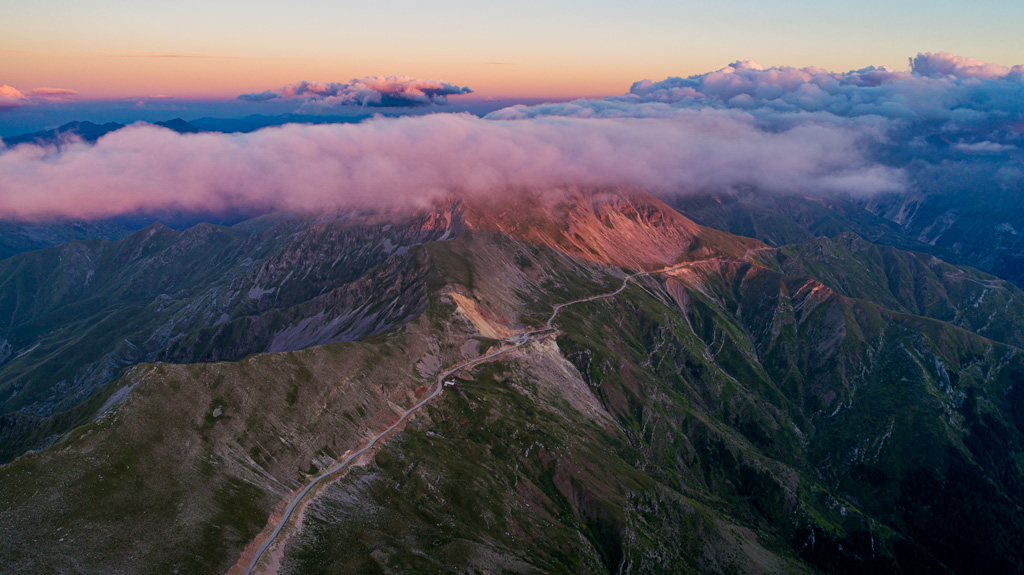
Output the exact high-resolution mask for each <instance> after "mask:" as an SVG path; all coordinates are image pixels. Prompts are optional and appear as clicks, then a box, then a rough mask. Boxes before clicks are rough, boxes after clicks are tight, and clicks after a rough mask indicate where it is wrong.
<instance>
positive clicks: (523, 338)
mask: <svg viewBox="0 0 1024 575" xmlns="http://www.w3.org/2000/svg"><path fill="white" fill-rule="evenodd" d="M748 253H749V250H748ZM745 258H746V254H745V255H744V260H724V259H706V260H696V261H692V262H686V263H682V264H677V265H675V266H672V267H668V268H665V269H661V270H654V271H645V272H636V273H634V274H630V275H627V276H626V277H625V278H623V280H622V285H621V286H620V287H619V289H617V290H615V291H613V292H608V293H603V294H598V295H594V296H590V297H585V298H580V299H575V300H572V301H567V302H564V303H560V304H558V305H556V306H555V308H554V309H553V310H552V312H551V317H549V318H548V321H547V323H546V324H545V325H546V327H542V328H538V329H534V330H530V331H525V332H520V333H519V334H517V336H515V337H514V339H511V338H510V339H509V340H508V341H509V343H512V345H510V346H508V347H503V348H501V349H499V350H496V351H492V352H491V353H488V354H485V355H481V356H479V357H475V358H473V359H470V360H467V361H464V362H462V363H460V364H458V365H455V366H453V367H451V368H449V369H448V370H447V371H445V372H443V373H441V374H440V375H438V376H437V386H436V387H435V388H434V391H433V392H432V393H431V394H430V395H428V396H427V397H425V398H423V399H422V400H421V401H420V402H419V403H417V404H416V405H414V406H412V407H410V408H409V409H408V410H406V411H405V413H403V414H402V416H401V417H399V418H398V420H397V421H395V422H394V423H392V424H391V425H390V426H388V428H387V429H385V430H384V431H382V432H380V433H378V434H377V435H376V436H374V437H373V439H371V440H370V442H369V443H367V444H366V445H365V446H363V447H362V448H360V449H359V450H358V451H356V452H355V453H352V454H351V455H349V456H348V457H346V458H345V459H343V460H342V461H340V462H338V463H337V464H335V465H333V466H331V467H329V468H327V470H325V471H324V472H322V473H321V474H320V475H318V476H316V478H314V479H313V481H311V482H310V483H309V485H307V486H306V487H305V488H303V489H302V491H300V492H299V493H298V494H297V495H296V496H295V497H294V498H293V499H292V501H291V503H289V504H288V507H287V508H286V509H285V511H284V514H283V515H282V516H281V520H280V522H278V524H277V527H275V528H274V531H273V532H272V533H271V534H270V537H268V538H267V540H266V541H265V542H264V543H263V545H261V546H260V548H259V549H258V550H257V551H256V555H255V556H253V558H252V561H251V562H250V563H249V567H248V568H246V570H245V571H244V574H245V575H252V573H253V571H254V569H256V564H257V563H259V561H260V559H261V558H262V557H263V554H264V553H266V551H267V549H269V548H270V546H271V545H272V544H273V543H274V540H276V539H277V536H278V535H280V534H281V531H283V530H284V528H285V525H287V524H288V520H289V519H290V518H291V516H292V514H293V513H294V512H295V509H296V507H298V506H299V504H300V503H302V500H303V499H305V497H306V496H307V495H308V494H309V492H310V491H312V490H313V488H314V487H316V486H317V485H319V484H320V483H322V482H323V481H324V480H326V479H327V478H328V477H330V476H332V475H334V474H336V473H338V472H339V471H341V470H342V469H344V468H345V467H347V466H348V464H349V463H351V462H352V461H353V460H354V459H355V458H357V457H359V456H360V455H362V454H364V453H366V452H367V451H369V450H370V449H372V448H373V446H374V445H376V444H377V443H378V442H379V441H380V440H382V439H384V438H385V437H386V436H387V435H388V434H389V433H391V432H392V431H394V430H395V428H397V427H398V426H399V425H401V424H402V422H404V421H405V420H406V419H408V418H409V416H411V415H412V414H413V413H415V412H416V411H417V410H419V409H420V408H422V407H423V406H424V405H426V404H427V403H429V402H430V401H431V400H432V399H434V398H436V397H437V396H439V395H441V392H442V391H443V390H444V382H445V379H446V378H447V377H449V376H450V375H452V374H454V373H456V372H458V371H461V370H463V369H466V368H468V367H472V366H474V365H476V364H478V363H482V362H485V361H487V360H490V359H494V358H496V357H498V356H500V355H504V354H506V353H508V352H510V351H512V350H514V349H518V348H520V347H522V346H524V345H526V344H527V343H529V342H530V341H531V340H532V339H534V337H535V336H537V334H540V333H543V332H548V331H551V330H553V329H555V327H554V321H555V319H556V318H557V317H558V312H560V311H562V309H563V308H566V307H569V306H571V305H576V304H579V303H584V302H589V301H594V300H598V299H605V298H610V297H615V296H617V295H619V294H620V293H622V292H623V290H625V289H626V286H628V285H629V282H630V281H631V280H633V279H634V278H637V277H640V276H650V275H657V274H663V273H668V272H672V271H675V270H678V269H681V268H685V267H689V266H693V265H697V264H702V263H707V262H728V263H742V262H744V261H745Z"/></svg>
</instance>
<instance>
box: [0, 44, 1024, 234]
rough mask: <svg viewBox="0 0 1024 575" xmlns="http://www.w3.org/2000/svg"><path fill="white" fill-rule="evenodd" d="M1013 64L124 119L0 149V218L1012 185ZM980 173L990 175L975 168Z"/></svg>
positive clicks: (341, 93) (736, 75)
mask: <svg viewBox="0 0 1024 575" xmlns="http://www.w3.org/2000/svg"><path fill="white" fill-rule="evenodd" d="M1022 70H1024V69H1022V67H1021V66H1015V67H1012V68H1011V67H1005V66H998V65H992V64H987V63H985V62H980V61H978V60H973V59H970V58H963V57H959V56H954V55H951V54H946V53H938V54H918V55H917V56H916V57H914V58H911V59H910V66H909V68H908V69H907V70H904V71H895V70H890V69H886V68H876V67H869V68H863V69H860V70H854V71H851V72H845V73H835V72H829V71H826V70H822V69H819V68H791V67H777V68H764V67H762V66H759V65H757V64H756V63H753V62H736V63H734V64H733V65H730V66H728V67H726V68H723V69H721V70H718V71H715V72H709V73H707V74H701V75H698V76H691V77H689V78H668V79H666V80H662V81H660V82H650V81H646V80H645V81H642V82H637V83H636V84H634V85H633V86H632V88H631V89H630V91H629V93H627V94H624V95H621V96H615V97H609V98H602V99H589V100H577V101H574V102H567V103H556V104H544V105H539V106H513V107H511V108H506V109H503V110H499V111H497V112H493V113H491V114H489V115H488V116H486V117H485V118H483V119H481V118H477V117H474V116H471V115H466V114H432V115H426V116H415V117H412V116H410V117H404V118H394V119H387V118H375V119H372V120H369V121H365V122H362V123H359V124H333V125H320V126H302V125H287V126H283V127H277V128H268V129H264V130H260V131H257V132H254V133H251V134H213V133H204V134H193V135H179V134H176V133H174V132H171V131H169V130H164V129H161V128H156V127H152V126H132V127H129V128H126V129H124V130H120V131H117V132H114V133H112V134H108V135H107V136H104V137H103V138H101V139H100V140H99V141H98V142H97V143H96V144H95V145H88V144H84V143H71V144H66V145H64V146H63V147H62V148H61V149H59V150H58V149H53V148H43V147H39V146H34V145H21V146H17V147H14V148H9V149H7V150H6V151H3V152H0V218H21V219H41V218H48V217H54V216H64V217H72V218H101V217H108V216H116V215H119V214H128V213H139V212H149V213H157V214H159V213H160V212H164V211H174V212H198V213H210V212H221V211H235V210H240V211H245V212H249V213H251V212H253V211H272V210H298V211H316V210H324V209H332V208H343V207H353V206H373V205H383V206H386V207H398V206H405V205H419V204H421V203H422V202H426V201H428V200H429V199H430V198H433V197H435V196H437V195H439V194H446V193H451V192H456V193H458V192H469V193H511V192H509V190H511V189H515V188H521V187H536V188H545V187H559V186H565V185H583V186H630V187H643V188H646V189H649V190H651V191H653V192H655V193H661V194H680V193H688V192H714V191H721V190H736V189H743V190H756V191H759V192H763V193H799V194H805V195H808V194H831V193H843V194H853V195H866V194H875V193H879V192H886V191H901V190H906V189H921V190H925V189H931V188H935V187H936V186H939V187H942V186H945V187H946V188H948V187H949V185H952V184H949V185H947V184H946V183H944V182H946V181H947V180H949V178H945V177H939V176H940V175H941V174H943V173H946V172H944V171H943V170H945V171H947V172H948V171H949V169H950V168H949V166H954V165H955V166H961V167H962V169H960V168H958V170H959V171H961V172H963V173H970V174H972V176H971V178H973V180H972V182H973V183H972V184H971V185H976V184H977V185H986V186H990V187H991V186H999V187H1002V188H1007V187H1008V186H1010V187H1012V186H1018V185H1019V182H1020V180H1021V178H1020V176H1019V174H1020V173H1024V157H1022V155H1021V153H1022V149H1024V74H1022ZM12 90H13V89H12ZM8 92H10V94H9V99H13V100H17V99H23V98H26V97H29V96H26V95H25V94H22V93H21V92H18V91H16V90H15V91H13V92H11V91H10V90H8ZM466 92H468V89H467V88H460V87H458V86H455V85H453V84H448V83H445V82H440V81H427V80H417V79H414V78H408V77H388V78H381V77H373V78H363V79H361V80H354V81H352V82H349V83H345V84H320V83H310V82H301V83H298V84H294V85H291V86H286V87H284V88H283V89H281V90H278V91H267V92H261V93H256V94H248V95H244V96H242V98H243V99H248V100H252V101H260V100H276V99H294V100H298V101H300V102H302V103H303V105H304V106H314V107H315V106H325V107H328V108H329V107H332V106H337V105H360V106H386V105H413V104H416V105H423V104H437V103H441V102H443V101H444V98H446V97H447V96H448V95H453V94H458V93H466ZM3 93H4V92H3V89H2V88H0V94H3ZM995 162H999V166H998V170H996V169H994V168H993V166H994V163H995ZM979 174H981V175H984V174H989V175H988V176H984V177H986V178H988V180H991V181H988V180H986V181H985V182H981V183H980V184H979V182H978V181H977V179H978V178H980V177H982V176H980V175H979ZM993 174H994V175H993ZM956 185H960V184H956ZM943 189H945V188H943Z"/></svg>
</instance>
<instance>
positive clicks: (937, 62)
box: [910, 52, 1010, 80]
mask: <svg viewBox="0 0 1024 575" xmlns="http://www.w3.org/2000/svg"><path fill="white" fill-rule="evenodd" d="M910 68H911V70H913V71H914V73H915V74H919V75H921V76H924V77H926V78H941V77H943V76H954V77H957V78H982V79H985V80H1001V79H1003V78H1005V77H1006V76H1007V75H1009V73H1010V69H1009V68H1007V67H1005V66H1000V65H998V64H989V63H988V62H983V61H981V60H976V59H974V58H968V57H966V56H957V55H955V54H950V53H949V52H937V53H934V54H932V53H924V54H918V55H917V56H916V57H914V58H911V59H910Z"/></svg>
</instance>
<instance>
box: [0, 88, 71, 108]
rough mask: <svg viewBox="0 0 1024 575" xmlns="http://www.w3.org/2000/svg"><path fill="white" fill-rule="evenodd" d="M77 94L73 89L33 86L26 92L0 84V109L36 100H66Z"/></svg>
mask: <svg viewBox="0 0 1024 575" xmlns="http://www.w3.org/2000/svg"><path fill="white" fill-rule="evenodd" d="M77 95H78V92H76V91H75V90H68V89H66V88H35V89H33V90H29V91H28V92H27V93H25V92H22V91H21V90H19V89H17V88H15V87H14V86H9V85H6V84H4V85H2V86H0V110H2V109H4V108H15V107H18V106H24V105H26V104H31V103H33V102H37V101H51V102H53V101H68V100H70V99H71V98H74V97H75V96H77Z"/></svg>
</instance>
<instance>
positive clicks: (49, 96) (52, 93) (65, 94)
mask: <svg viewBox="0 0 1024 575" xmlns="http://www.w3.org/2000/svg"><path fill="white" fill-rule="evenodd" d="M28 95H29V96H30V97H32V98H41V99H44V100H58V101H62V100H68V99H70V98H72V97H74V96H77V95H78V92H77V91H75V90H69V89H67V88H36V89H34V90H29V92H28Z"/></svg>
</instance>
